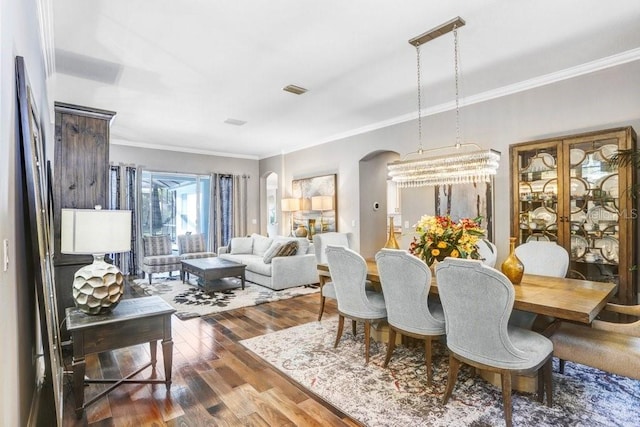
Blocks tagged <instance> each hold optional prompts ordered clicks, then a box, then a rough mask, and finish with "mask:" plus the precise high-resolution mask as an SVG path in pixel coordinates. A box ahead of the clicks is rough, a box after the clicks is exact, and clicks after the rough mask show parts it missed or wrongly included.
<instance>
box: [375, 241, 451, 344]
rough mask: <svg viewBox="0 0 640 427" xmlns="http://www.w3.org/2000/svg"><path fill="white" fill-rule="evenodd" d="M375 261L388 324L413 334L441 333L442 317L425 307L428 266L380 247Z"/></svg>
mask: <svg viewBox="0 0 640 427" xmlns="http://www.w3.org/2000/svg"><path fill="white" fill-rule="evenodd" d="M376 263H377V265H378V274H379V275H380V282H381V284H382V292H383V293H384V301H385V305H386V307H387V321H388V322H389V324H390V325H392V326H395V327H396V328H399V329H402V330H405V331H407V332H413V333H415V334H421V335H442V334H444V320H443V319H442V318H435V317H434V315H433V314H432V312H431V311H430V309H429V289H430V288H431V269H430V268H429V267H428V266H427V264H425V263H424V262H423V261H422V260H420V259H418V258H416V257H415V256H413V255H410V254H409V253H407V252H406V251H404V250H398V249H382V250H381V251H380V252H378V253H377V254H376ZM433 305H434V304H433V303H432V307H433ZM440 311H441V310H440Z"/></svg>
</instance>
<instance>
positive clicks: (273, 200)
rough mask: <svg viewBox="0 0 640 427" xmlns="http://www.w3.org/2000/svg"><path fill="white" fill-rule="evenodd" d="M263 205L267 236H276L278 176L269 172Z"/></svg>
mask: <svg viewBox="0 0 640 427" xmlns="http://www.w3.org/2000/svg"><path fill="white" fill-rule="evenodd" d="M265 183H266V191H265V196H266V197H265V198H264V200H265V205H264V206H263V209H264V212H266V218H267V236H270V237H273V236H277V235H278V174H277V173H275V172H270V173H269V174H268V175H267V176H266V178H265Z"/></svg>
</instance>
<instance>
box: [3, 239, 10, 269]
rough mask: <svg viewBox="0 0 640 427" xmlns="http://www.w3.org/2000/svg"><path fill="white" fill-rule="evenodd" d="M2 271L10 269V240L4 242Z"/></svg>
mask: <svg viewBox="0 0 640 427" xmlns="http://www.w3.org/2000/svg"><path fill="white" fill-rule="evenodd" d="M2 254H3V255H2V271H7V270H8V269H9V239H4V240H3V241H2Z"/></svg>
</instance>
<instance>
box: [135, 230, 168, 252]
mask: <svg viewBox="0 0 640 427" xmlns="http://www.w3.org/2000/svg"><path fill="white" fill-rule="evenodd" d="M142 242H143V244H142V246H143V250H144V256H158V255H171V254H172V249H171V239H170V238H169V235H168V234H162V235H159V236H143V237H142Z"/></svg>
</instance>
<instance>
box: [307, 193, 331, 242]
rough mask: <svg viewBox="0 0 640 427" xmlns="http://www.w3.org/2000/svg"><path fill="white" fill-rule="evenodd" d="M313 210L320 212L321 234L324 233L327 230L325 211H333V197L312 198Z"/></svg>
mask: <svg viewBox="0 0 640 427" xmlns="http://www.w3.org/2000/svg"><path fill="white" fill-rule="evenodd" d="M311 210H314V211H320V232H321V233H323V232H324V231H325V230H324V223H323V221H322V215H323V213H324V211H330V210H333V196H313V197H312V198H311Z"/></svg>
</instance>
